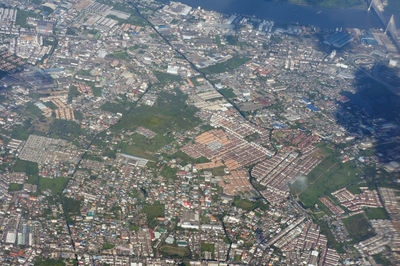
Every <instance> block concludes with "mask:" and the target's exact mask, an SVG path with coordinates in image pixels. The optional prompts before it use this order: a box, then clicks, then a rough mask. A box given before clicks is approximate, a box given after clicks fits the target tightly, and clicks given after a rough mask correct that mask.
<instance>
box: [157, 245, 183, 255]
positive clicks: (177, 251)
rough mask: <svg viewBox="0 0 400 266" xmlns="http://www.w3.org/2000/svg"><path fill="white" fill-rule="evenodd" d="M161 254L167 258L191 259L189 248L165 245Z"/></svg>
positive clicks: (161, 248) (161, 249)
mask: <svg viewBox="0 0 400 266" xmlns="http://www.w3.org/2000/svg"><path fill="white" fill-rule="evenodd" d="M160 252H161V254H163V255H164V256H166V257H179V258H187V257H190V250H189V248H188V247H176V246H173V245H167V244H165V245H162V246H161V247H160Z"/></svg>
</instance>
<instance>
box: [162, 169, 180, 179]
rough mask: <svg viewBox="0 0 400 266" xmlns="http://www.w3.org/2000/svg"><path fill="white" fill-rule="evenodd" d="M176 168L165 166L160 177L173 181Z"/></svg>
mask: <svg viewBox="0 0 400 266" xmlns="http://www.w3.org/2000/svg"><path fill="white" fill-rule="evenodd" d="M176 172H177V170H176V168H171V167H169V166H165V167H164V168H163V169H162V170H161V173H160V174H161V175H162V176H163V177H166V178H169V179H175V178H176Z"/></svg>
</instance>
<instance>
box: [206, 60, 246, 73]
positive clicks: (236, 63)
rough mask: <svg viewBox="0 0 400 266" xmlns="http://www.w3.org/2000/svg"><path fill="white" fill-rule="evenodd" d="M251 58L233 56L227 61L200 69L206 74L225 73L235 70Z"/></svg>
mask: <svg viewBox="0 0 400 266" xmlns="http://www.w3.org/2000/svg"><path fill="white" fill-rule="evenodd" d="M250 59H251V58H249V57H238V56H236V57H232V58H230V59H228V60H226V61H225V62H221V63H216V64H214V65H211V66H208V67H205V68H201V69H200V70H201V71H202V72H204V73H205V74H219V73H224V72H227V71H229V70H233V69H235V68H238V67H240V66H241V65H243V64H245V63H247V62H248V61H249V60H250Z"/></svg>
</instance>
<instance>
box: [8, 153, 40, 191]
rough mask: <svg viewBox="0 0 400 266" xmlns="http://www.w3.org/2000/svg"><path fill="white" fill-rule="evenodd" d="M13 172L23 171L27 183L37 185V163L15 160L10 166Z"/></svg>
mask: <svg viewBox="0 0 400 266" xmlns="http://www.w3.org/2000/svg"><path fill="white" fill-rule="evenodd" d="M12 171H13V172H24V173H25V174H26V175H27V176H28V182H27V183H29V184H33V185H37V184H38V182H39V177H38V175H39V168H38V164H37V163H33V162H28V161H24V160H19V159H18V160H17V161H16V162H15V164H14V166H13V167H12Z"/></svg>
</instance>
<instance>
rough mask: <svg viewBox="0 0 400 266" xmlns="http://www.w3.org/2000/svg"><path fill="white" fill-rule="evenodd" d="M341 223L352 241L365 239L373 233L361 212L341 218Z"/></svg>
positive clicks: (356, 241)
mask: <svg viewBox="0 0 400 266" xmlns="http://www.w3.org/2000/svg"><path fill="white" fill-rule="evenodd" d="M343 223H344V226H345V227H346V229H347V231H348V232H349V235H350V237H351V238H352V239H353V241H354V243H358V242H360V241H363V240H366V239H368V238H370V237H372V236H374V235H375V232H374V230H373V228H372V227H371V226H370V224H369V222H368V219H367V218H366V217H365V215H364V214H362V213H360V214H356V215H353V216H350V217H348V218H345V219H343Z"/></svg>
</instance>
